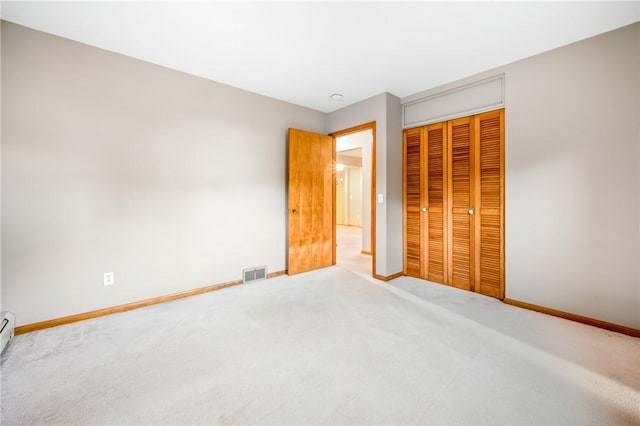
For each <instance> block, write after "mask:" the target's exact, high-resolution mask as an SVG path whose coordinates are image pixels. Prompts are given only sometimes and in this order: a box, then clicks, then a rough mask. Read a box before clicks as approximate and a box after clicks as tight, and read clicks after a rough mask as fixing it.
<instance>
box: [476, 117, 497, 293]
mask: <svg viewBox="0 0 640 426" xmlns="http://www.w3.org/2000/svg"><path fill="white" fill-rule="evenodd" d="M477 123H478V124H477V127H478V136H477V138H476V144H477V147H476V152H477V153H478V155H479V157H480V158H479V172H478V175H479V182H478V185H479V190H478V192H479V198H480V199H479V202H478V207H479V209H478V210H479V212H478V213H479V217H478V219H477V222H476V223H477V226H478V227H479V229H478V233H477V238H478V239H479V244H478V245H479V250H478V251H479V253H478V254H477V259H476V274H477V276H476V291H477V292H479V293H482V294H485V295H487V296H493V297H498V298H500V299H502V298H504V273H503V271H504V226H503V224H504V214H503V211H504V210H503V209H504V110H499V111H493V112H489V113H485V114H480V115H479V116H478V117H477Z"/></svg>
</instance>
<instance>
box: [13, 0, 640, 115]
mask: <svg viewBox="0 0 640 426" xmlns="http://www.w3.org/2000/svg"><path fill="white" fill-rule="evenodd" d="M1 13H2V19H5V20H7V21H11V22H15V23H18V24H21V25H24V26H27V27H31V28H35V29H38V30H41V31H46V32H49V33H52V34H56V35H59V36H62V37H66V38H70V39H72V40H77V41H80V42H83V43H87V44H90V45H93V46H97V47H100V48H103V49H107V50H111V51H114V52H119V53H122V54H124V55H128V56H132V57H135V58H139V59H142V60H145V61H148V62H152V63H155V64H159V65H164V66H166V67H170V68H173V69H176V70H180V71H184V72H187V73H190V74H194V75H198V76H201V77H204V78H208V79H211V80H215V81H218V82H222V83H226V84H229V85H231V86H235V87H239V88H243V89H246V90H249V91H252V92H255V93H260V94H263V95H266V96H270V97H273V98H277V99H281V100H284V101H288V102H292V103H294V104H298V105H303V106H306V107H308V108H312V109H316V110H319V111H323V112H329V111H333V110H336V109H339V108H342V107H344V106H347V105H349V104H352V103H354V102H357V101H360V100H362V99H366V98H368V97H370V96H374V95H377V94H379V93H382V92H390V93H392V94H394V95H396V96H399V97H404V96H408V95H411V94H414V93H416V92H419V91H422V90H426V89H429V88H432V87H435V86H438V85H440V84H443V83H447V82H450V81H453V80H457V79H459V78H462V77H466V76H469V75H472V74H475V73H478V72H481V71H485V70H487V69H490V68H494V67H496V66H499V65H503V64H506V63H509V62H513V61H515V60H518V59H522V58H525V57H527V56H531V55H534V54H537V53H540V52H543V51H546V50H550V49H553V48H556V47H560V46H562V45H566V44H568V43H571V42H574V41H578V40H581V39H584V38H587V37H590V36H593V35H596V34H600V33H603V32H606V31H609V30H612V29H615V28H618V27H621V26H624V25H628V24H631V23H633V22H636V21H638V20H640V1H628V2H592V3H582V2H531V3H530V2H507V3H504V2H471V3H462V2H410V3H398V2H393V3H392V2H266V1H262V2H246V1H245V2H233V3H232V2H190V3H181V2H155V1H146V2H53V1H48V2H23V1H20V2H12V1H3V2H2V11H1ZM332 93H341V94H343V95H344V99H343V101H341V102H335V101H332V100H330V99H329V96H330V95H331V94H332Z"/></svg>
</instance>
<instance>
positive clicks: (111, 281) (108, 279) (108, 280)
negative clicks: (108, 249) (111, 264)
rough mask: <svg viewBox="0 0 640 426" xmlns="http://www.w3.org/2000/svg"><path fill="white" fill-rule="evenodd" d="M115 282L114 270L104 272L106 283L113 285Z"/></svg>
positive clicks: (106, 284)
mask: <svg viewBox="0 0 640 426" xmlns="http://www.w3.org/2000/svg"><path fill="white" fill-rule="evenodd" d="M114 282H115V280H114V278H113V272H105V274H104V285H105V286H108V285H113V284H114Z"/></svg>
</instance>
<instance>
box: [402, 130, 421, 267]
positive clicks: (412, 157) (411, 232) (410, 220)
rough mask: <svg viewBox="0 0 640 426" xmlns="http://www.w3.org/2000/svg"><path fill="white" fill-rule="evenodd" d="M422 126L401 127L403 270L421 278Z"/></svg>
mask: <svg viewBox="0 0 640 426" xmlns="http://www.w3.org/2000/svg"><path fill="white" fill-rule="evenodd" d="M422 135H423V133H422V130H421V129H409V130H405V131H404V135H403V136H404V150H403V159H404V160H403V165H404V173H403V177H404V179H403V188H404V190H403V195H404V196H403V203H404V208H403V211H404V215H403V220H404V273H405V275H409V276H412V277H416V278H423V272H424V271H423V266H424V262H423V245H424V242H423V240H424V235H423V223H422V221H423V218H422V213H421V207H422V204H423V172H422V167H423V161H422V155H423V147H422V145H423V144H422Z"/></svg>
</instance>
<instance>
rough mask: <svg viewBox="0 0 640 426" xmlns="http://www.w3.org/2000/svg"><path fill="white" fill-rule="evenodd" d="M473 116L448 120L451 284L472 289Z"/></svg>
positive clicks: (449, 259)
mask: <svg viewBox="0 0 640 426" xmlns="http://www.w3.org/2000/svg"><path fill="white" fill-rule="evenodd" d="M473 127H474V126H473V118H472V117H464V118H459V119H457V120H452V121H449V122H448V129H447V132H448V136H449V144H448V145H449V148H448V160H449V161H448V163H449V164H448V166H449V172H448V185H449V194H448V195H449V199H448V202H449V215H448V237H449V238H448V261H449V270H448V273H449V282H448V284H449V285H451V286H454V287H457V288H461V289H464V290H473V289H474V288H473V283H474V277H473V268H474V263H473V259H474V257H473V256H474V253H473V252H474V221H473V220H472V216H473V215H474V213H475V211H474V209H473V206H474V194H473V192H474V191H473V189H474V185H475V182H474V152H473V150H472V144H473V140H472V135H473V133H474V128H473Z"/></svg>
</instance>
